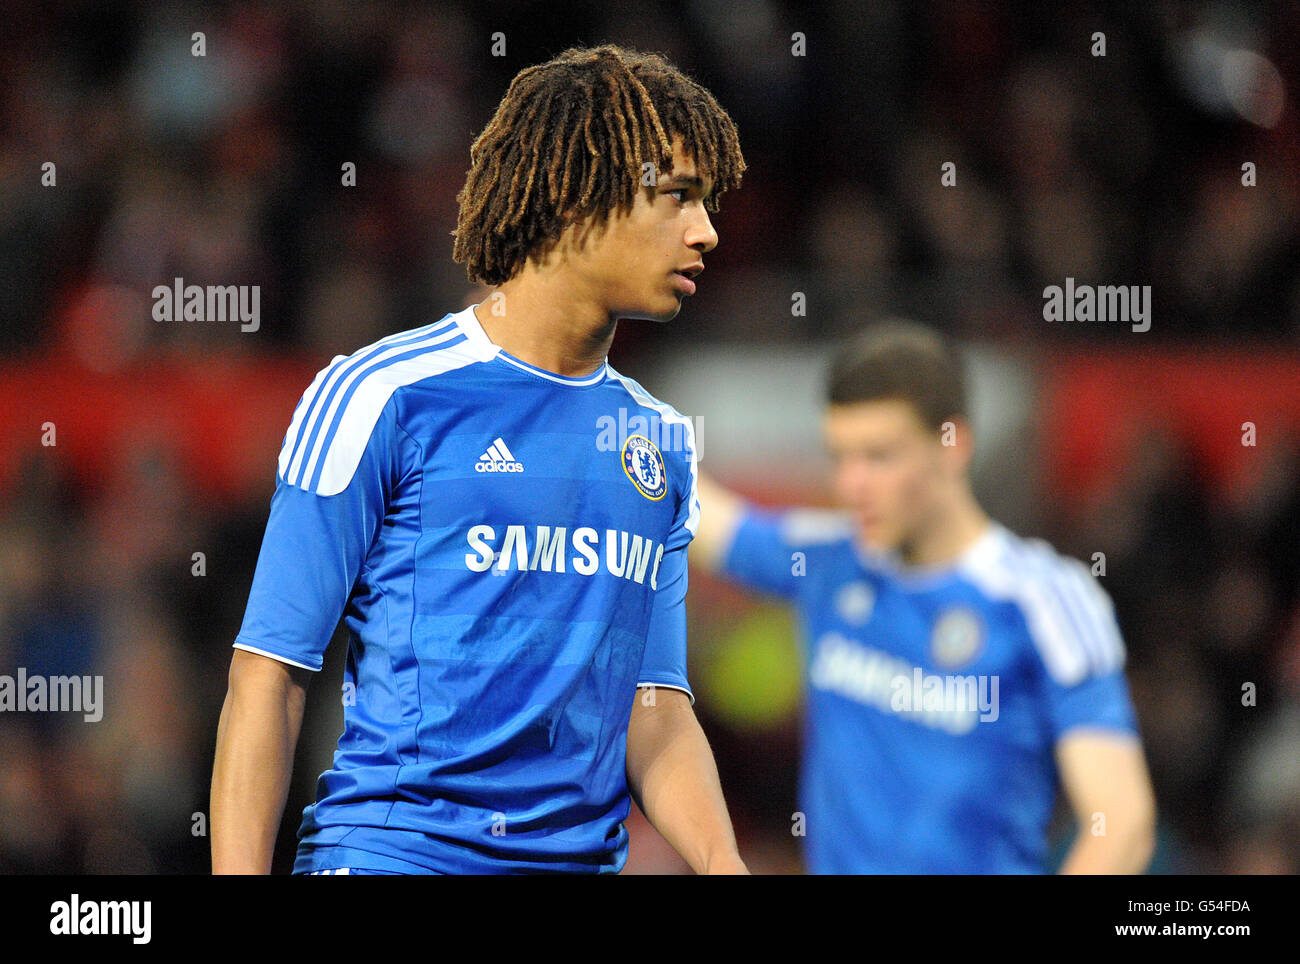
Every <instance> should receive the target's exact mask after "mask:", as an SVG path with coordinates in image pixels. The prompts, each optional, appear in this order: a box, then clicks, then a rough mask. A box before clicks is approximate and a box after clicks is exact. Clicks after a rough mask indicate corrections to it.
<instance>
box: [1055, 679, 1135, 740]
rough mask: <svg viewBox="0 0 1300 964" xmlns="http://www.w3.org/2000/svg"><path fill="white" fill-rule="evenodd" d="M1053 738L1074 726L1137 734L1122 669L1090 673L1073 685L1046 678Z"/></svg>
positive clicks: (1057, 738)
mask: <svg viewBox="0 0 1300 964" xmlns="http://www.w3.org/2000/svg"><path fill="white" fill-rule="evenodd" d="M1048 690H1049V692H1048V707H1049V712H1050V714H1051V721H1052V736H1053V740H1054V741H1055V740H1059V739H1060V738H1061V737H1062V736H1064V735H1065V733H1066V731H1068V730H1072V729H1075V728H1076V727H1080V728H1087V729H1102V730H1117V731H1119V732H1122V733H1128V734H1132V735H1134V736H1136V735H1137V732H1138V727H1137V720H1136V718H1135V716H1134V713H1133V702H1132V700H1131V699H1130V698H1129V690H1128V681H1127V680H1126V679H1125V678H1124V673H1123V672H1122V671H1115V672H1110V673H1106V674H1104V675H1101V676H1090V677H1088V678H1086V679H1084V680H1083V681H1081V682H1079V683H1076V684H1075V685H1073V686H1061V685H1060V684H1058V683H1056V682H1055V681H1054V680H1049V682H1048Z"/></svg>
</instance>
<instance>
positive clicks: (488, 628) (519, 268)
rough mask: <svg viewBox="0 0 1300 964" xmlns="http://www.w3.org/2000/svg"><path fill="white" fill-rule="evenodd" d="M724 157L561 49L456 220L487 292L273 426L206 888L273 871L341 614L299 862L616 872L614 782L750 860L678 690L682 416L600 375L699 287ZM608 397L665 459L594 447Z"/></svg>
mask: <svg viewBox="0 0 1300 964" xmlns="http://www.w3.org/2000/svg"><path fill="white" fill-rule="evenodd" d="M744 168H745V162H744V159H743V157H742V155H741V153H740V148H739V143H738V141H737V138H736V131H735V127H734V125H733V123H732V121H731V119H730V118H729V117H728V116H727V114H726V113H725V112H724V111H723V110H722V109H721V108H720V107H719V106H718V104H717V102H716V101H715V100H714V98H713V96H712V95H711V94H710V93H709V92H708V91H706V90H705V89H704V88H702V87H700V86H699V85H698V84H696V83H695V82H694V81H692V80H690V79H688V78H687V77H685V76H684V75H683V74H681V73H679V72H678V71H677V70H676V69H675V68H674V67H672V66H671V65H669V64H668V63H667V62H665V61H664V60H663V59H662V58H660V57H658V56H655V55H641V54H636V53H634V52H631V51H626V50H623V49H621V48H618V47H613V46H605V47H600V48H596V49H580V50H579V49H575V50H569V51H566V52H565V53H564V54H562V55H560V56H559V57H558V58H556V59H555V60H554V61H551V62H549V63H546V64H543V65H540V66H536V67H532V68H529V69H526V70H524V71H522V72H521V73H520V74H519V75H518V76H517V77H516V78H515V79H514V81H513V83H512V84H511V85H510V89H509V91H508V93H507V94H506V96H505V98H504V99H503V100H502V102H501V104H500V105H499V107H498V109H497V111H496V115H495V116H494V118H493V119H492V121H491V123H490V124H489V125H488V127H487V128H486V129H485V130H484V131H483V132H482V134H481V135H480V136H479V137H478V139H477V140H476V141H475V142H474V145H473V148H472V150H471V169H470V171H469V174H468V178H467V181H466V184H465V187H464V189H463V190H462V191H461V194H460V196H459V200H460V215H459V222H458V226H457V230H456V232H455V248H454V255H455V258H456V260H457V261H463V262H465V264H466V267H467V271H468V274H469V276H470V278H471V280H475V281H481V282H483V283H485V284H487V285H491V286H494V287H495V290H494V291H493V293H492V294H491V295H490V296H489V297H488V299H486V300H485V301H484V302H483V303H481V304H478V305H476V306H471V307H469V308H465V309H464V310H461V311H459V312H456V313H454V314H449V315H447V316H446V317H444V318H443V319H442V320H440V321H438V322H435V323H434V324H431V325H429V326H427V327H425V328H421V329H417V330H414V331H408V332H402V333H399V334H396V335H392V336H390V337H388V338H385V339H383V340H381V341H379V342H377V343H376V344H374V345H371V346H369V347H367V348H363V349H361V350H360V351H358V352H356V353H354V354H353V355H351V356H348V357H342V356H340V357H338V358H335V359H334V361H333V363H332V364H330V365H329V366H328V367H326V368H325V369H323V370H322V371H321V372H320V373H319V375H317V377H316V380H315V381H314V382H313V383H312V385H311V386H310V387H309V388H308V389H307V391H306V393H305V394H304V395H303V397H302V400H301V402H300V403H299V405H298V408H297V411H296V412H295V413H294V415H293V419H292V422H291V424H290V426H289V430H288V433H287V435H286V436H285V439H284V443H283V448H282V449H281V452H280V458H279V471H278V475H277V480H276V490H275V495H274V498H273V499H272V502H271V512H270V519H269V521H268V522H267V527H266V534H265V538H264V540H263V544H262V549H261V555H260V557H259V560H258V564H257V571H256V574H255V576H254V580H253V586H252V590H251V592H250V595H249V601H248V608H247V611H246V614H245V617H244V623H243V627H242V628H241V630H240V632H239V635H238V637H237V639H236V641H235V648H236V652H235V654H234V656H233V659H232V663H231V668H230V687H229V692H228V695H227V697H226V702H225V706H224V708H223V710H222V714H221V720H220V725H219V731H218V737H217V751H216V762H215V766H214V772H213V780H212V825H213V833H212V855H213V868H214V870H215V871H217V872H256V873H266V872H268V871H269V869H270V867H271V858H272V850H273V846H274V842H275V835H276V828H277V826H278V824H279V821H280V816H281V813H282V811H283V808H284V804H285V798H286V794H287V791H288V786H289V776H290V770H291V766H292V762H293V755H294V747H295V744H296V742H297V738H298V732H299V729H300V726H301V722H302V715H303V705H304V699H305V690H306V687H307V682H308V679H309V678H310V676H311V673H312V672H315V671H318V670H320V668H321V666H322V660H323V654H324V651H325V648H326V645H327V644H328V642H329V640H330V637H331V635H332V633H333V631H334V629H335V627H336V625H337V623H338V621H339V617H340V614H342V615H343V616H344V617H345V621H346V625H347V628H348V631H349V647H348V652H347V662H346V667H345V671H344V681H345V683H344V693H343V697H344V704H345V712H344V720H345V723H344V731H343V734H342V736H341V737H340V739H339V745H338V749H337V751H336V753H335V756H334V764H333V768H332V769H331V770H329V771H327V772H326V773H325V774H323V775H322V776H321V778H320V780H319V782H318V785H317V796H316V802H315V803H314V804H313V805H311V806H309V807H307V808H306V809H305V810H304V812H303V822H302V828H301V830H300V832H299V837H300V840H301V843H300V845H299V848H298V856H297V862H296V864H295V866H294V870H295V872H297V873H323V872H327V873H358V872H367V873H429V872H435V873H437V872H442V873H465V872H468V873H492V872H529V871H550V872H606V873H608V872H617V871H618V870H619V869H620V868H621V867H622V866H623V863H624V861H625V860H626V857H627V840H628V834H627V830H626V829H625V828H624V826H623V823H622V821H623V819H624V818H625V817H626V816H627V815H628V812H629V806H630V804H629V791H630V793H631V795H632V796H633V797H635V798H636V800H637V803H638V805H639V806H640V807H641V809H642V810H643V811H644V813H645V815H646V816H647V818H648V819H649V820H650V822H651V823H652V824H653V825H654V826H655V827H656V828H657V829H658V830H659V831H660V832H661V833H662V834H663V836H664V837H665V838H666V839H667V840H668V841H669V842H670V843H671V844H672V845H673V846H674V847H675V848H676V849H677V850H678V852H679V853H680V854H681V855H682V857H683V858H684V859H685V860H686V861H687V863H689V864H690V866H691V867H692V868H693V869H695V870H696V871H697V872H701V873H704V872H709V873H744V872H745V867H744V864H743V863H742V862H741V860H740V857H739V855H738V853H737V850H736V842H735V837H734V835H733V832H732V827H731V822H730V819H729V817H728V814H727V810H726V805H725V803H724V802H723V797H722V792H721V790H720V788H719V785H718V776H717V770H716V768H715V766H714V761H713V756H712V754H711V752H710V749H709V746H708V743H707V741H706V739H705V737H704V734H703V732H702V731H701V729H700V726H699V723H698V722H697V720H696V717H695V713H694V710H693V709H692V706H691V704H692V702H693V699H694V698H693V696H692V695H691V690H690V686H689V683H688V681H687V678H686V616H685V595H686V586H687V566H686V547H687V544H688V543H689V542H690V540H691V538H692V536H693V535H694V533H695V530H696V526H697V524H698V519H699V511H698V509H699V504H698V500H697V497H696V491H695V487H696V470H695V452H694V441H693V435H692V434H691V429H690V423H689V422H688V421H687V420H686V419H684V418H683V417H682V416H681V415H680V414H679V413H677V412H676V411H675V410H674V409H673V408H671V406H668V405H666V404H664V403H662V402H660V401H658V400H657V399H655V398H654V397H652V396H651V395H650V394H649V393H647V392H646V391H645V389H643V388H642V387H641V386H640V385H639V384H637V383H636V382H635V381H633V380H631V379H629V378H626V377H625V376H623V375H620V374H619V373H618V372H616V371H615V370H614V369H613V368H611V367H610V366H609V363H608V358H607V355H608V351H609V347H610V343H611V341H612V340H613V338H614V331H615V327H616V325H617V322H618V320H619V319H620V318H643V319H651V320H656V321H661V322H662V321H668V320H669V319H671V318H673V317H674V316H675V315H676V314H677V312H678V311H679V310H680V307H681V301H682V298H683V297H684V296H685V295H687V294H691V293H693V292H694V290H695V286H694V282H693V281H692V280H691V279H692V277H694V276H695V275H696V274H698V273H699V271H701V270H703V262H702V260H701V259H702V256H703V255H704V253H706V252H708V251H710V250H712V249H713V248H714V247H715V246H716V245H717V242H718V238H717V234H716V233H715V231H714V229H713V226H712V224H711V223H710V219H709V214H708V212H709V211H716V210H717V199H718V197H719V196H720V195H721V194H722V193H723V192H724V191H726V190H728V189H730V188H734V187H737V186H738V185H739V183H740V178H741V174H742V172H743V171H744ZM647 174H649V177H647ZM620 410H625V411H626V413H627V414H628V415H629V417H632V416H641V417H643V418H646V419H647V420H651V419H655V420H659V421H662V422H663V423H683V425H682V427H683V428H684V429H685V432H686V435H685V438H686V439H687V442H686V444H685V445H683V446H681V447H680V450H678V451H672V450H666V451H660V449H659V448H658V446H656V445H655V444H654V442H653V441H650V440H647V439H645V438H643V437H640V436H629V437H628V438H627V439H620V440H619V443H620V444H617V445H614V446H610V447H606V448H603V449H602V448H600V447H598V444H597V439H598V428H599V426H600V424H601V419H602V418H603V417H608V416H614V415H617V414H618V413H619V412H620ZM638 691H640V692H639V693H638Z"/></svg>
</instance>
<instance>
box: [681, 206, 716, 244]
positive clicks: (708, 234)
mask: <svg viewBox="0 0 1300 964" xmlns="http://www.w3.org/2000/svg"><path fill="white" fill-rule="evenodd" d="M686 244H687V245H688V246H689V247H692V248H695V249H696V250H698V251H700V252H702V253H705V254H707V253H708V252H710V251H712V250H713V249H714V248H716V247H717V246H718V232H717V231H715V230H713V222H712V221H710V220H709V213H708V212H707V211H705V210H704V206H703V205H701V206H700V213H699V217H697V218H696V219H695V220H693V221H692V222H691V226H690V228H688V229H687V231H686Z"/></svg>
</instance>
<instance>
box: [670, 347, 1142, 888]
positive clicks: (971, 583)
mask: <svg viewBox="0 0 1300 964" xmlns="http://www.w3.org/2000/svg"><path fill="white" fill-rule="evenodd" d="M827 394H828V401H829V407H828V409H827V411H826V414H825V421H824V429H825V438H826V442H827V446H828V449H829V453H830V456H831V460H832V464H833V472H834V489H835V493H836V496H837V498H838V500H839V501H840V502H841V503H842V505H843V506H844V507H845V510H846V511H843V512H838V511H830V510H813V509H788V510H784V511H774V510H769V509H765V508H759V507H757V506H755V505H752V504H749V503H747V502H746V501H745V500H743V499H741V498H740V497H738V496H736V495H735V494H733V493H731V492H729V491H727V490H726V489H724V488H722V487H721V486H719V485H718V484H716V483H715V482H713V481H712V480H710V479H708V478H707V477H702V478H701V480H700V499H701V522H700V530H699V532H698V534H697V536H696V539H695V541H694V544H693V549H692V551H691V559H692V561H693V562H694V563H696V564H697V565H702V566H704V567H705V568H706V569H707V570H709V571H711V572H714V573H718V574H720V575H723V576H725V577H727V578H730V579H733V580H735V581H737V582H739V583H741V584H742V585H745V586H747V587H750V588H752V589H755V590H760V591H762V592H765V593H770V594H773V595H775V596H778V597H780V598H782V599H785V600H788V601H790V602H792V603H794V604H795V605H796V606H797V607H798V609H799V612H800V614H801V617H802V628H803V633H804V637H805V639H806V641H807V645H806V646H805V650H804V660H805V666H804V669H805V674H806V685H805V694H806V698H805V710H804V712H805V720H804V746H803V763H802V772H801V779H800V801H799V807H800V813H801V814H802V818H803V820H802V822H803V827H802V829H803V830H804V831H805V836H806V839H805V841H804V844H805V846H804V850H805V859H806V863H807V866H808V869H809V870H810V871H811V872H813V873H1042V872H1044V871H1045V870H1046V869H1047V865H1046V862H1047V858H1048V843H1047V829H1048V823H1049V820H1050V818H1051V815H1052V812H1053V807H1054V802H1055V793H1056V786H1057V784H1058V776H1059V782H1060V783H1061V784H1062V785H1063V786H1064V789H1065V791H1066V794H1067V796H1068V799H1069V802H1070V804H1071V805H1072V807H1073V810H1074V812H1075V814H1076V815H1077V818H1078V828H1079V833H1078V837H1077V839H1076V842H1075V844H1074V846H1073V848H1072V849H1071V851H1070V853H1069V854H1068V856H1067V858H1066V860H1065V862H1064V865H1063V867H1062V868H1061V869H1062V871H1063V872H1073V873H1136V872H1140V871H1142V870H1143V869H1144V868H1145V867H1146V864H1147V862H1148V860H1149V858H1150V855H1151V852H1152V849H1153V846H1154V823H1155V806H1154V801H1153V798H1152V791H1151V786H1150V781H1149V778H1148V774H1147V768H1146V763H1145V759H1144V756H1143V752H1142V745H1141V742H1140V740H1139V737H1138V732H1137V726H1136V723H1135V719H1134V714H1133V709H1132V706H1131V703H1130V700H1129V694H1128V687H1127V683H1126V680H1125V677H1124V671H1123V665H1124V646H1123V643H1122V640H1121V638H1120V633H1119V630H1118V628H1117V626H1116V623H1115V619H1114V615H1113V611H1112V607H1111V603H1110V599H1109V597H1108V596H1107V595H1106V593H1105V592H1104V591H1103V590H1102V589H1101V587H1100V586H1099V585H1098V584H1097V582H1096V581H1095V579H1094V578H1093V577H1092V575H1091V574H1090V573H1089V572H1088V570H1087V569H1086V568H1085V567H1084V565H1083V564H1082V563H1080V562H1078V561H1077V560H1074V559H1069V558H1066V557H1063V556H1061V555H1058V554H1057V553H1056V552H1055V551H1054V550H1053V549H1052V548H1051V547H1050V546H1049V545H1047V544H1046V543H1044V542H1042V541H1040V540H1026V539H1022V538H1019V537H1017V536H1016V535H1014V534H1013V533H1012V532H1010V531H1009V530H1007V529H1006V528H1005V527H1004V526H1002V525H1001V524H999V523H997V522H996V521H993V520H990V519H989V518H988V516H987V515H986V514H985V513H984V512H983V510H982V509H981V508H980V506H979V504H978V502H977V501H976V500H975V497H974V495H973V493H972V491H971V486H970V482H969V480H968V475H967V468H968V466H969V464H970V461H971V456H972V439H971V431H970V426H969V422H968V420H967V418H966V399H965V391H964V380H963V375H962V371H961V366H960V360H959V358H958V357H957V355H956V353H955V352H954V351H953V350H952V348H951V346H949V345H948V344H947V343H946V342H945V341H944V340H943V339H941V338H940V336H938V335H937V334H936V333H935V332H933V331H931V330H930V329H928V328H925V327H923V326H920V325H915V324H911V323H906V322H888V323H884V324H881V325H878V326H875V327H874V328H872V329H870V330H868V331H867V332H865V333H863V335H862V336H860V338H859V339H858V340H856V341H854V342H853V343H852V344H851V345H850V346H848V347H847V349H846V350H844V351H843V352H841V353H840V354H839V355H837V357H836V359H835V361H834V364H833V368H832V370H831V373H830V378H829V385H828V393H827ZM798 829H799V826H798V823H797V824H796V830H798Z"/></svg>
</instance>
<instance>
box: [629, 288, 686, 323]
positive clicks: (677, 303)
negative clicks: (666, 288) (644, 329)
mask: <svg viewBox="0 0 1300 964" xmlns="http://www.w3.org/2000/svg"><path fill="white" fill-rule="evenodd" d="M681 310H682V299H681V298H680V297H678V296H676V295H673V296H672V299H671V301H665V302H662V303H660V304H658V305H655V306H654V307H650V306H648V305H647V306H645V307H644V308H642V309H641V310H639V311H634V312H629V313H628V314H626V315H623V316H622V317H624V318H640V319H642V320H644V321H657V322H659V323H660V324H663V323H664V322H667V321H672V320H673V319H674V318H676V317H677V315H678V313H679V312H680V311H681Z"/></svg>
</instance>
